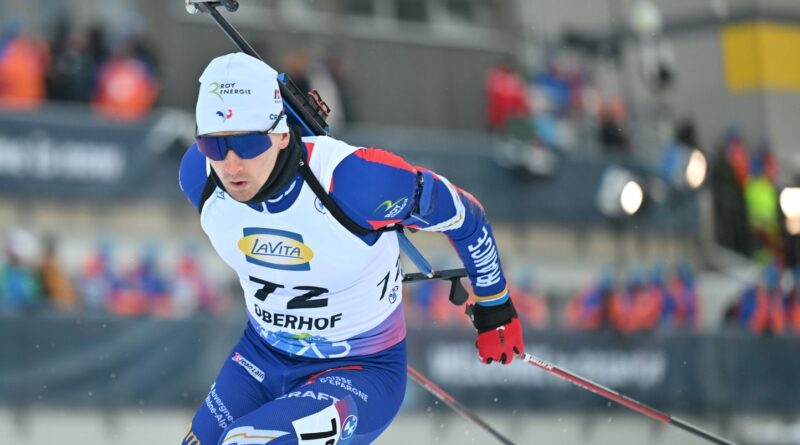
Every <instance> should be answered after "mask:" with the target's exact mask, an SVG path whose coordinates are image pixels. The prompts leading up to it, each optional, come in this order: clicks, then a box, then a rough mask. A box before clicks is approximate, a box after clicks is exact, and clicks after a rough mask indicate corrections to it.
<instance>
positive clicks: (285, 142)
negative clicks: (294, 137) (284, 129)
mask: <svg viewBox="0 0 800 445" xmlns="http://www.w3.org/2000/svg"><path fill="white" fill-rule="evenodd" d="M275 136H277V139H278V140H277V141H275V142H276V144H275V145H276V146H277V147H278V150H283V149H284V148H286V147H288V146H289V138H290V137H291V133H278V134H275Z"/></svg>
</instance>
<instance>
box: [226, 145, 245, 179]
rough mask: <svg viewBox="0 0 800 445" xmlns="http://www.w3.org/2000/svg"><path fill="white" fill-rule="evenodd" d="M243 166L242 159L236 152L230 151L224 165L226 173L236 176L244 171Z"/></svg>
mask: <svg viewBox="0 0 800 445" xmlns="http://www.w3.org/2000/svg"><path fill="white" fill-rule="evenodd" d="M242 166H243V163H242V158H240V157H239V155H237V154H236V152H235V151H233V150H228V153H226V154H225V160H224V161H223V163H222V167H223V168H224V169H225V173H228V174H236V173H238V172H239V171H240V170H241V169H242Z"/></svg>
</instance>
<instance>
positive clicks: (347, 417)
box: [219, 366, 405, 445]
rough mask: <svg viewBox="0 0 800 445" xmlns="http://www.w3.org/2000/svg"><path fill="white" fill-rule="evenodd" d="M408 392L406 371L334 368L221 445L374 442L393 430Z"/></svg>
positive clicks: (254, 416)
mask: <svg viewBox="0 0 800 445" xmlns="http://www.w3.org/2000/svg"><path fill="white" fill-rule="evenodd" d="M359 368H360V369H359ZM404 393H405V369H404V368H403V370H402V372H400V371H399V370H397V369H380V368H378V369H376V368H370V367H363V368H361V367H358V366H354V367H353V366H348V367H345V368H340V369H333V370H331V371H327V372H323V373H321V374H318V375H315V376H312V377H311V378H310V379H308V380H306V381H304V382H302V383H301V384H299V385H297V386H296V387H294V388H293V389H291V390H290V391H289V392H287V393H286V394H284V395H282V396H279V397H278V398H276V399H275V400H273V401H271V402H268V403H267V404H265V405H263V406H262V407H260V408H258V409H256V410H255V411H253V412H252V413H250V414H247V415H245V416H243V417H242V418H240V419H238V420H236V421H235V422H234V423H233V425H231V426H230V427H229V428H228V430H227V431H226V432H225V437H223V438H222V440H221V441H220V442H219V443H220V444H224V445H234V444H236V445H244V444H249V445H254V444H266V443H269V444H270V445H290V444H302V445H337V444H338V445H345V444H347V445H361V444H368V443H371V442H372V441H373V440H375V438H377V437H378V435H380V433H381V432H383V430H385V429H386V427H388V426H389V423H391V421H392V419H393V418H394V416H395V415H396V414H397V411H398V410H399V409H400V405H401V403H402V401H403V395H404Z"/></svg>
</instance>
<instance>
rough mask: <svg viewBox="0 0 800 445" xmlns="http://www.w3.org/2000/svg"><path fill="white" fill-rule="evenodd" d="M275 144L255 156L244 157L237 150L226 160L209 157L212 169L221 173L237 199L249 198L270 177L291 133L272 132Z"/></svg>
mask: <svg viewBox="0 0 800 445" xmlns="http://www.w3.org/2000/svg"><path fill="white" fill-rule="evenodd" d="M236 134H242V132H223V133H214V134H213V135H211V136H232V135H236ZM269 138H270V140H271V141H272V147H270V148H269V149H268V150H267V151H265V152H264V153H261V154H260V155H258V156H256V157H254V158H251V159H242V158H240V157H239V156H238V155H237V154H236V152H234V151H233V150H228V153H227V155H226V156H225V159H223V160H222V161H214V160H209V162H210V163H211V168H213V169H214V172H215V173H216V174H217V176H218V177H219V179H220V180H221V181H222V184H223V185H224V186H225V190H226V191H227V192H228V195H230V196H231V197H232V198H233V199H235V200H237V201H248V200H250V199H252V198H253V197H254V196H255V195H256V193H257V192H258V191H259V190H261V187H262V186H263V185H264V183H266V182H267V178H269V175H270V174H271V173H272V169H274V168H275V161H276V160H277V159H278V153H279V152H280V151H281V150H283V149H285V148H286V146H287V145H289V133H279V134H274V133H273V134H270V135H269Z"/></svg>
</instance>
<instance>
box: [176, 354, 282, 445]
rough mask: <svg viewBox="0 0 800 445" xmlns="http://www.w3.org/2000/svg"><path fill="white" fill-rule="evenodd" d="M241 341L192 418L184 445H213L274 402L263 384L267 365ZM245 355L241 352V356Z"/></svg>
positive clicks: (227, 359)
mask: <svg viewBox="0 0 800 445" xmlns="http://www.w3.org/2000/svg"><path fill="white" fill-rule="evenodd" d="M247 346H248V345H247V344H246V342H245V341H244V339H243V340H241V341H240V342H239V343H238V344H237V345H236V347H234V349H233V351H232V352H231V354H230V355H229V356H228V357H227V358H226V360H225V363H224V364H223V365H222V369H221V370H220V372H219V374H218V375H217V378H216V379H215V380H214V383H213V384H212V385H211V389H210V390H209V392H208V395H207V396H206V398H205V399H204V400H203V403H201V404H200V407H199V408H198V410H197V412H196V413H195V415H194V417H193V418H192V423H191V424H190V425H189V428H188V429H187V432H186V435H185V436H184V438H183V442H182V443H183V445H211V444H216V443H217V442H218V441H219V437H220V436H221V435H222V432H223V431H225V429H226V428H228V427H229V426H230V425H231V424H232V423H233V422H234V421H235V420H236V419H238V418H240V417H242V416H243V415H245V414H247V413H250V412H252V411H253V410H255V409H256V408H258V407H259V406H262V405H264V403H266V402H267V401H269V400H270V397H269V396H268V395H267V391H266V390H265V388H264V386H263V385H262V382H263V380H264V373H265V371H264V370H263V369H262V368H264V367H265V366H266V365H265V364H263V363H258V360H257V359H256V357H257V355H256V354H252V353H251V354H248V351H249V348H248V347H247ZM240 351H241V352H240Z"/></svg>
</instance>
